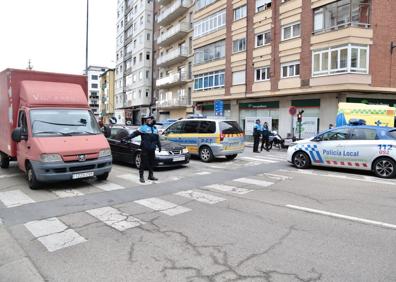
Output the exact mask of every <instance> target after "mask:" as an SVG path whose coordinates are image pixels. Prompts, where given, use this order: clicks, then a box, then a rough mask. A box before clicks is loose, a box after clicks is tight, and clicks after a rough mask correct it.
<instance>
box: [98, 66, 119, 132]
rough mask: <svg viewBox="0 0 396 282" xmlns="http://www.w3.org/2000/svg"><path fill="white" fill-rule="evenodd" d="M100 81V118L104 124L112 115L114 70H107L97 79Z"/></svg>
mask: <svg viewBox="0 0 396 282" xmlns="http://www.w3.org/2000/svg"><path fill="white" fill-rule="evenodd" d="M99 80H100V82H99V83H100V91H99V96H100V97H101V99H100V109H101V111H100V117H101V119H102V120H103V122H105V123H106V124H108V123H109V119H110V118H111V117H113V115H114V106H115V105H114V97H115V92H114V85H115V83H114V82H115V81H114V69H108V70H107V71H105V72H104V73H102V74H101V75H100V77H99Z"/></svg>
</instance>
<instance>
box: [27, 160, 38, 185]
mask: <svg viewBox="0 0 396 282" xmlns="http://www.w3.org/2000/svg"><path fill="white" fill-rule="evenodd" d="M26 177H27V181H28V184H29V187H30V189H32V190H37V189H39V188H40V182H39V181H37V178H36V175H35V174H34V171H33V168H32V166H31V165H30V164H27V166H26Z"/></svg>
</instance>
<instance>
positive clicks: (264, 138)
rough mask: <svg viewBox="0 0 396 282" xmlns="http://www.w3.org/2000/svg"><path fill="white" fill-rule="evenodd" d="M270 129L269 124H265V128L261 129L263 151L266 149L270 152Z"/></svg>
mask: <svg viewBox="0 0 396 282" xmlns="http://www.w3.org/2000/svg"><path fill="white" fill-rule="evenodd" d="M269 135H270V132H269V129H268V123H266V122H264V124H263V126H262V127H261V150H260V152H261V151H263V149H265V150H266V151H268V141H269Z"/></svg>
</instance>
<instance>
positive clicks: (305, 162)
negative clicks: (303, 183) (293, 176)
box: [293, 151, 311, 169]
mask: <svg viewBox="0 0 396 282" xmlns="http://www.w3.org/2000/svg"><path fill="white" fill-rule="evenodd" d="M293 164H294V165H295V167H297V168H301V169H304V168H308V167H309V166H310V165H311V159H310V158H309V156H308V155H307V154H306V153H304V152H303V151H298V152H297V153H294V155H293Z"/></svg>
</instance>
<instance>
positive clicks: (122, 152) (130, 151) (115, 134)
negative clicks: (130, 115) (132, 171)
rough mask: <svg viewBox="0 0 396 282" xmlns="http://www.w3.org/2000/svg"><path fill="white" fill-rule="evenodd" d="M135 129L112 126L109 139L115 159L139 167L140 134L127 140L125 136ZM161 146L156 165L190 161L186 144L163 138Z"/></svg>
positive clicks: (168, 165)
mask: <svg viewBox="0 0 396 282" xmlns="http://www.w3.org/2000/svg"><path fill="white" fill-rule="evenodd" d="M135 130H136V129H134V128H130V127H123V126H114V127H112V128H111V135H110V137H109V138H107V141H108V142H109V144H110V148H111V154H112V156H113V160H114V161H120V162H125V163H129V164H132V165H135V166H136V167H137V168H139V167H140V165H141V158H140V142H141V138H140V136H137V137H135V138H133V139H132V140H130V141H125V138H126V137H127V136H128V135H129V134H131V133H132V132H133V131H135ZM161 147H162V150H161V152H159V151H158V150H157V151H155V166H156V167H172V166H182V165H185V164H188V163H189V162H190V154H189V152H188V150H187V149H186V148H185V147H184V146H181V145H179V144H177V143H174V142H170V141H166V140H161Z"/></svg>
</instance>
